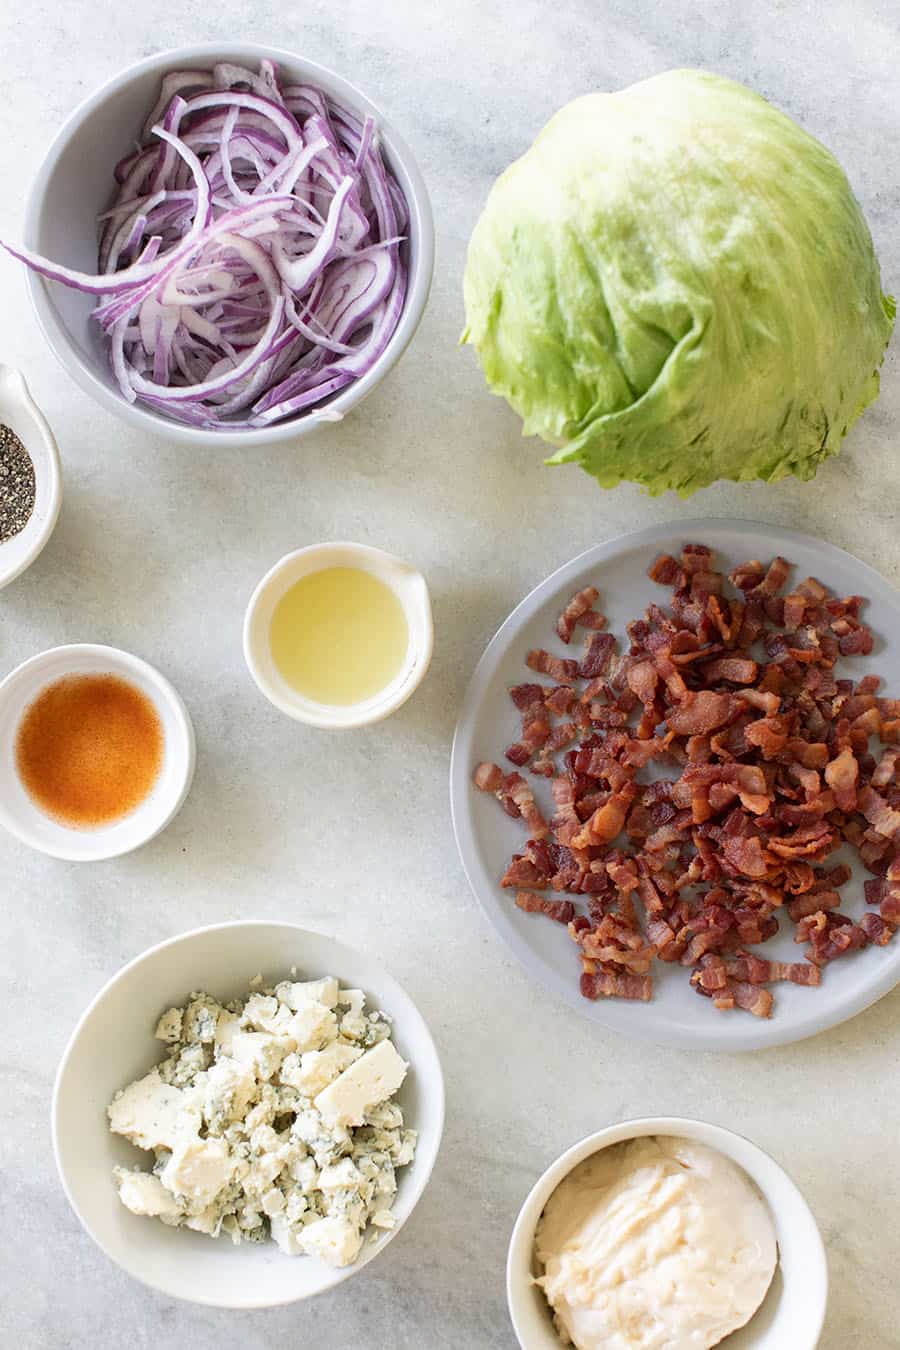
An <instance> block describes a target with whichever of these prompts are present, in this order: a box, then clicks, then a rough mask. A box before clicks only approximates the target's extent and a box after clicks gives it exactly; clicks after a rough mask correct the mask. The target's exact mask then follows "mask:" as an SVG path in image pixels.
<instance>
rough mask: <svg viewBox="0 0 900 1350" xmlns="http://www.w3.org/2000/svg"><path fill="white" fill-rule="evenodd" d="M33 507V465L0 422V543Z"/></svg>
mask: <svg viewBox="0 0 900 1350" xmlns="http://www.w3.org/2000/svg"><path fill="white" fill-rule="evenodd" d="M33 510H34V465H33V464H32V462H31V456H30V455H29V453H28V451H27V450H26V449H25V447H24V445H23V444H22V442H21V441H20V440H19V438H18V436H17V435H16V433H15V432H14V431H12V430H11V429H10V428H9V427H7V426H4V425H3V424H2V423H0V544H5V543H6V541H7V539H12V538H13V536H14V535H17V534H18V533H19V531H20V530H24V528H25V526H26V525H27V524H28V521H29V519H30V517H31V513H32V511H33Z"/></svg>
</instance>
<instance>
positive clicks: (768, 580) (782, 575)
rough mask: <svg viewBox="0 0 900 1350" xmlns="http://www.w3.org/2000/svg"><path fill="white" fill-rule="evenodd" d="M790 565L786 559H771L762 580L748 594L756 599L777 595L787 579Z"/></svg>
mask: <svg viewBox="0 0 900 1350" xmlns="http://www.w3.org/2000/svg"><path fill="white" fill-rule="evenodd" d="M790 570H791V565H790V563H789V562H788V561H787V559H786V558H773V559H772V561H771V562H770V563H769V569H768V571H767V572H766V575H765V576H764V577H763V579H762V580H761V581H760V582H759V583H758V584H757V585H756V586H754V587H753V589H752V591H751V592H750V593H751V595H753V596H754V598H756V599H760V598H763V597H767V596H768V597H771V596H775V595H777V594H778V592H779V591H780V590H781V588H782V586H783V585H784V583H785V582H786V581H787V579H788V575H789V573H790Z"/></svg>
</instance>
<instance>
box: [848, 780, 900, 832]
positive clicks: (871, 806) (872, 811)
mask: <svg viewBox="0 0 900 1350" xmlns="http://www.w3.org/2000/svg"><path fill="white" fill-rule="evenodd" d="M857 800H858V803H859V809H860V811H862V813H863V815H864V816H865V818H866V820H867V821H868V822H869V824H870V825H871V826H872V828H873V829H874V830H876V831H877V832H878V833H879V834H881V835H883V836H884V837H885V838H886V839H893V838H894V837H895V835H896V834H897V832H898V831H900V811H895V810H894V808H893V807H892V806H891V805H890V803H889V802H888V801H887V800H886V799H885V798H884V797H882V796H881V794H880V793H878V792H876V791H875V790H874V788H871V787H868V786H867V787H863V788H860V790H859V792H858V794H857Z"/></svg>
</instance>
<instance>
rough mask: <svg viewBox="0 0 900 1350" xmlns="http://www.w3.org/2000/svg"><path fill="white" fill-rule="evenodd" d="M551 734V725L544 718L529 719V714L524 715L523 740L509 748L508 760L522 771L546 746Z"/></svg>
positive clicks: (507, 752)
mask: <svg viewBox="0 0 900 1350" xmlns="http://www.w3.org/2000/svg"><path fill="white" fill-rule="evenodd" d="M550 732H551V728H550V723H549V722H548V721H546V720H545V719H544V718H543V717H529V716H528V714H527V713H523V714H522V736H521V739H520V740H518V741H516V743H515V744H514V745H511V746H509V748H508V749H507V751H506V758H507V759H508V760H509V761H510V762H511V763H513V764H517V765H518V766H519V768H520V769H521V768H522V766H523V765H525V764H527V763H528V761H529V760H530V759H531V756H532V755H533V754H534V753H535V752H536V751H537V750H540V749H541V747H542V746H544V745H546V743H547V741H548V740H549V738H550Z"/></svg>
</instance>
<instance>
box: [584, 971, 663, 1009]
mask: <svg viewBox="0 0 900 1350" xmlns="http://www.w3.org/2000/svg"><path fill="white" fill-rule="evenodd" d="M581 992H582V994H583V995H584V997H585V998H590V999H596V998H628V999H640V1000H641V1001H642V1002H644V1003H648V1002H649V1001H650V998H651V996H652V993H653V977H652V976H650V975H626V974H622V973H620V972H618V971H607V970H603V969H600V970H597V971H592V972H588V971H585V972H584V973H583V974H582V976H581Z"/></svg>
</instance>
